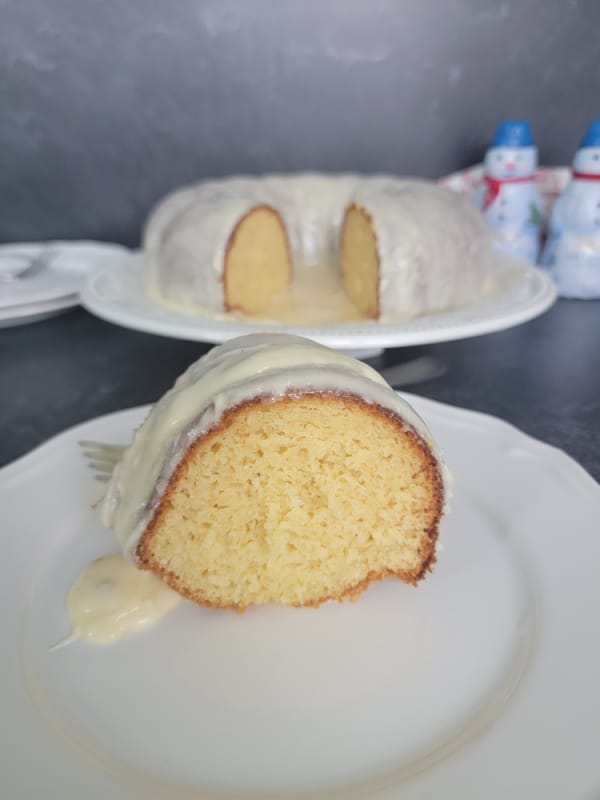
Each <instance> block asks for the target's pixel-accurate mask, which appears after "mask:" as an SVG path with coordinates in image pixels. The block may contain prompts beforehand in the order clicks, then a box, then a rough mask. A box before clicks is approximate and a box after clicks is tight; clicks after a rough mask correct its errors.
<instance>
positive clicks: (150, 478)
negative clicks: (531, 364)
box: [102, 333, 447, 560]
mask: <svg viewBox="0 0 600 800" xmlns="http://www.w3.org/2000/svg"><path fill="white" fill-rule="evenodd" d="M310 392H333V393H343V394H347V395H355V396H358V397H360V398H362V399H363V400H365V401H366V402H367V403H373V404H376V405H379V406H381V407H383V408H385V409H388V410H389V411H391V412H393V413H394V414H395V415H397V416H398V417H399V418H400V419H401V420H402V421H403V422H404V423H405V424H406V426H407V427H410V428H411V429H413V430H414V431H415V432H416V433H417V435H419V436H420V437H421V438H422V439H423V440H424V441H425V442H426V444H427V445H428V446H429V447H430V448H431V450H432V452H433V455H434V457H435V458H436V459H437V460H438V462H439V463H440V466H441V472H442V476H443V479H444V482H445V483H446V486H447V474H446V472H445V468H443V462H442V459H441V457H440V454H439V452H438V450H437V447H436V445H435V443H434V442H433V440H432V438H431V435H430V434H429V431H428V430H427V427H426V426H425V423H424V422H423V420H422V419H421V418H420V417H419V416H418V414H417V413H416V412H415V411H414V410H413V409H412V408H411V406H410V405H409V404H408V403H407V402H406V401H405V400H403V399H402V398H401V397H400V396H399V395H397V394H396V393H395V392H394V391H393V390H392V389H391V388H390V387H389V386H388V384H387V383H386V382H385V380H384V379H383V378H382V377H381V375H379V373H378V372H376V371H375V370H374V369H372V368H371V367H369V366H368V365H366V364H364V363H362V362H360V361H357V360H355V359H353V358H351V357H350V356H348V355H344V354H343V353H340V352H337V351H335V350H330V349H329V348H327V347H324V346H322V345H319V344H316V343H315V342H312V341H310V340H308V339H303V338H300V337H297V336H291V335H287V334H268V333H267V334H251V335H248V336H243V337H240V338H237V339H232V340H230V341H229V342H226V343H225V344H222V345H219V346H218V347H215V348H214V349H212V350H211V351H210V352H209V353H207V354H206V355H205V356H203V357H202V358H200V359H199V360H198V361H196V362H195V363H194V364H192V365H191V366H190V367H189V368H188V369H187V370H186V372H184V373H183V374H182V375H181V376H180V377H179V378H178V379H177V381H176V382H175V385H174V386H173V388H171V389H170V390H169V391H168V392H167V393H166V394H165V395H163V397H162V398H161V399H160V400H159V401H158V402H157V403H156V405H154V406H153V408H152V409H151V411H150V413H149V414H148V416H147V418H146V420H145V421H144V423H143V424H142V425H141V427H140V428H138V430H137V431H136V433H135V434H134V437H133V440H132V442H131V444H130V446H129V447H128V448H127V449H126V450H125V453H124V454H123V457H122V459H121V461H120V462H119V463H118V464H117V466H116V468H115V470H114V472H113V475H112V478H111V481H110V483H109V485H108V488H107V491H106V494H105V497H104V500H103V503H102V521H103V523H104V524H105V525H106V526H107V527H110V528H114V530H115V533H116V536H117V539H118V541H119V543H120V545H121V547H122V548H123V550H124V553H125V555H126V556H127V557H129V558H130V559H132V560H135V550H136V547H137V544H138V542H139V540H140V537H141V535H142V533H143V532H144V529H145V527H146V525H147V524H148V522H149V521H150V520H151V518H152V516H153V514H154V512H155V510H156V508H157V507H158V504H159V503H160V500H161V497H162V495H163V493H164V491H165V489H166V487H167V484H168V481H169V478H170V476H171V475H172V473H173V471H174V469H175V467H176V466H177V464H178V463H179V462H180V460H181V458H182V457H183V455H184V453H185V451H186V450H187V448H188V447H189V446H190V445H191V444H192V443H193V442H194V441H195V440H196V439H197V438H198V437H199V436H201V435H202V434H203V433H205V432H206V431H208V430H209V429H210V428H212V427H213V426H214V425H215V424H216V423H217V422H218V421H219V419H220V418H221V416H222V415H223V414H224V413H225V412H226V411H227V410H228V409H230V408H232V407H235V406H237V405H239V404H241V403H244V402H246V401H248V400H251V399H252V398H255V397H265V398H271V399H277V398H279V397H283V396H285V395H290V394H291V395H293V394H306V393H310Z"/></svg>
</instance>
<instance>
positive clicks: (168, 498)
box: [135, 391, 444, 611]
mask: <svg viewBox="0 0 600 800" xmlns="http://www.w3.org/2000/svg"><path fill="white" fill-rule="evenodd" d="M301 394H302V395H309V394H319V395H321V396H323V395H326V396H330V397H331V398H332V399H335V398H342V399H344V400H345V401H346V402H349V403H352V404H355V405H357V406H359V407H360V408H361V410H362V411H363V412H364V413H366V414H373V415H379V416H383V417H387V418H388V419H389V420H391V421H392V422H393V424H394V425H395V426H396V427H397V430H398V434H399V436H401V437H402V438H403V439H404V445H405V446H406V447H408V448H410V449H412V450H413V451H414V453H415V454H416V455H417V456H418V459H419V461H420V462H421V465H422V468H423V469H424V470H425V471H426V472H427V474H428V476H429V479H430V483H431V486H432V489H433V491H432V497H431V498H430V506H429V507H428V509H427V511H428V513H430V514H431V519H432V524H431V525H430V526H429V528H427V530H425V531H423V534H424V535H423V540H422V543H421V547H420V556H421V560H420V563H419V565H418V566H417V568H415V569H414V570H412V571H399V572H395V571H392V570H389V569H383V570H381V571H378V572H370V573H369V574H368V575H367V576H366V577H365V578H363V579H362V580H361V581H359V582H358V583H356V584H354V585H351V586H347V587H346V588H345V589H343V590H342V591H341V592H339V593H338V594H337V595H328V596H324V597H320V598H318V599H317V600H313V601H311V602H307V603H293V604H292V605H296V606H313V607H317V606H319V605H321V604H322V603H325V602H327V601H328V600H337V601H338V602H342V601H344V600H347V599H351V600H353V601H354V600H356V599H357V598H358V596H359V595H360V594H361V593H362V592H363V591H365V589H367V587H368V586H369V585H370V584H371V583H373V582H375V581H380V580H383V579H384V578H387V577H391V576H395V577H397V578H400V580H402V581H404V582H405V583H408V584H411V585H412V586H416V585H417V583H418V582H419V581H420V580H422V579H423V578H424V577H425V576H426V574H427V573H428V572H430V571H431V569H432V567H433V565H434V564H435V560H436V559H435V545H436V541H437V538H438V534H439V523H440V520H441V517H442V514H443V509H444V484H443V479H442V476H441V473H440V468H439V466H438V463H437V461H436V459H435V458H434V456H433V454H432V453H431V450H430V448H429V447H428V445H427V444H426V443H425V442H424V441H423V439H422V438H421V437H420V436H419V435H418V434H417V433H416V431H415V430H414V429H413V428H412V427H410V426H409V425H408V424H407V423H406V422H405V421H404V420H403V419H402V418H400V417H399V416H398V415H396V414H394V413H393V412H392V411H390V410H388V409H386V408H382V407H381V406H377V405H374V404H371V403H367V402H366V401H365V400H364V399H363V398H361V397H358V396H356V395H352V394H347V393H344V392H326V393H323V392H297V391H296V392H294V393H290V395H289V396H287V397H283V398H277V402H293V400H294V398H297V397H298V396H299V395H301ZM272 402H273V398H272V397H265V396H259V397H255V398H253V399H252V400H248V401H247V402H244V403H240V404H239V405H237V406H233V407H231V408H230V409H228V410H227V411H226V412H225V413H224V414H223V416H222V417H221V418H220V420H219V421H218V422H217V424H216V425H215V426H214V427H212V428H211V429H210V430H208V431H207V432H206V433H205V434H203V435H202V436H201V437H199V438H198V439H197V440H196V441H195V442H194V443H193V444H192V445H190V447H189V448H188V450H187V451H186V453H185V455H184V457H183V458H182V459H181V461H180V463H179V464H178V466H177V468H176V469H175V471H174V472H173V475H172V476H171V478H170V480H169V484H168V486H167V489H166V490H165V492H164V494H163V497H162V500H161V502H160V504H159V505H158V507H157V509H156V511H155V513H154V516H153V517H152V519H151V521H150V522H149V524H148V526H147V527H146V530H145V531H144V533H143V534H142V536H141V538H140V541H139V543H138V546H137V548H136V551H135V556H136V561H137V564H138V566H139V567H140V568H141V569H147V570H150V571H152V572H153V573H154V574H156V575H159V576H160V577H161V578H162V579H163V580H164V581H165V583H167V584H168V585H169V586H171V588H172V589H174V590H175V591H176V592H178V593H179V594H181V595H182V596H183V597H186V598H187V599H188V600H192V601H193V602H195V603H197V604H198V605H201V606H206V607H210V608H223V609H225V608H235V609H237V610H239V611H244V610H245V607H240V606H238V605H237V604H235V603H223V604H219V603H214V602H208V601H207V600H206V599H205V598H203V597H202V596H199V595H197V594H195V593H193V592H191V591H189V589H188V588H187V587H186V586H184V585H182V584H181V583H180V582H179V580H178V577H177V575H175V574H174V573H172V572H170V571H169V570H166V569H164V567H163V566H162V565H161V564H160V563H158V562H157V561H156V560H155V558H154V556H153V553H152V539H153V537H154V535H155V531H156V529H157V527H158V526H159V525H160V523H161V518H162V516H163V515H164V514H165V513H166V512H167V511H168V509H169V508H170V506H171V504H172V494H173V487H174V486H175V485H176V483H177V481H178V478H179V476H180V475H181V474H182V473H183V471H184V470H186V469H187V468H188V464H189V462H190V461H191V460H192V459H193V458H194V454H195V452H196V450H197V448H198V447H200V445H201V444H202V443H205V442H206V441H207V440H208V441H210V440H212V439H217V438H218V436H219V434H220V433H221V432H222V431H223V430H225V429H226V428H227V427H228V426H229V425H230V423H231V421H232V419H233V418H234V416H235V415H236V414H237V413H238V412H239V411H240V410H241V409H243V408H249V407H251V406H254V405H258V404H269V403H272Z"/></svg>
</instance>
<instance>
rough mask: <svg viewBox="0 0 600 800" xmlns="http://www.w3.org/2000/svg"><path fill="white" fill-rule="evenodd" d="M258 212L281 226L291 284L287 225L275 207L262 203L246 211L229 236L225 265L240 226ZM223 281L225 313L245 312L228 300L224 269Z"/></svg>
mask: <svg viewBox="0 0 600 800" xmlns="http://www.w3.org/2000/svg"><path fill="white" fill-rule="evenodd" d="M258 210H260V211H267V212H268V213H269V214H271V215H272V216H273V217H274V218H275V220H276V221H277V224H278V225H279V227H280V229H281V232H282V234H283V238H284V240H285V246H286V250H287V256H288V257H287V264H286V267H287V272H288V277H287V280H288V283H289V282H290V281H291V280H292V248H291V247H290V240H289V237H288V233H287V229H286V227H285V225H284V223H283V220H282V219H281V214H280V213H279V212H278V211H277V209H275V208H273V206H270V205H267V204H266V203H261V204H259V205H256V206H253V207H252V208H250V209H249V210H248V211H246V213H245V214H244V215H243V216H242V217H240V218H239V219H238V221H237V222H236V224H235V227H234V229H233V230H232V231H231V233H230V235H229V238H228V240H227V244H226V245H225V254H224V258H223V264H227V254H228V252H229V250H230V249H231V248H232V247H233V244H234V242H235V239H236V236H237V233H238V231H239V229H240V226H241V225H242V223H243V222H244V220H245V219H247V218H248V217H249V216H250V214H253V213H254V212H255V211H258ZM221 280H222V282H223V296H224V305H225V311H243V309H242V308H240V307H238V306H233V305H231V304H230V303H229V299H228V298H229V291H228V286H227V270H226V269H225V268H224V269H223V274H222V276H221Z"/></svg>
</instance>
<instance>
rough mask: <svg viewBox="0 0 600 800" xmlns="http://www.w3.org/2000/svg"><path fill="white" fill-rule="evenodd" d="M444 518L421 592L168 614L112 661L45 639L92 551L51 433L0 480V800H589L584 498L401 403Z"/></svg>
mask: <svg viewBox="0 0 600 800" xmlns="http://www.w3.org/2000/svg"><path fill="white" fill-rule="evenodd" d="M407 397H408V398H409V400H410V401H411V402H412V403H413V404H414V405H415V407H416V409H417V411H418V412H419V413H421V414H422V416H423V417H424V418H425V420H426V422H427V423H428V425H429V426H430V428H431V430H432V432H433V434H434V436H435V437H436V438H437V439H438V441H439V443H440V444H441V446H442V447H443V449H444V450H445V453H446V457H447V461H448V463H449V464H450V466H451V468H452V470H453V472H454V477H455V496H454V500H453V504H452V505H453V507H452V511H451V513H450V515H449V516H448V517H447V518H446V519H445V521H444V524H443V530H442V535H441V542H442V544H443V551H442V552H441V553H440V558H439V563H438V565H437V566H436V569H435V571H434V573H433V574H432V575H430V576H429V577H428V578H427V580H426V581H425V582H424V583H423V584H421V586H420V587H419V588H418V589H414V588H411V587H408V586H405V585H403V584H401V583H400V582H398V581H395V580H392V579H389V580H387V581H384V582H383V583H379V584H376V585H373V586H372V587H370V588H369V590H368V591H367V592H366V593H365V594H363V595H362V597H361V598H360V599H359V600H358V602H356V603H354V604H353V603H346V604H343V605H338V604H328V605H326V606H323V607H321V608H320V609H318V610H315V609H292V608H284V607H276V606H268V607H263V608H257V609H250V610H249V611H247V612H246V614H244V615H238V614H235V613H234V612H223V611H215V610H207V609H201V608H198V607H196V606H194V605H192V604H189V603H182V604H181V605H180V606H179V607H178V608H176V609H175V610H174V611H173V612H172V613H171V615H170V616H169V617H167V618H165V619H164V620H163V621H162V623H161V624H160V625H159V626H158V627H157V628H155V629H153V630H151V631H149V632H146V633H144V634H140V635H138V636H136V637H134V638H131V639H130V640H127V641H123V642H121V643H120V644H117V645H114V646H112V647H110V646H109V647H98V648H94V647H93V646H90V645H87V644H84V643H75V644H72V645H70V646H67V647H65V648H63V649H61V650H57V651H54V652H51V653H50V652H48V648H49V647H50V646H51V645H52V644H54V643H55V642H57V641H58V640H59V639H61V638H62V637H64V636H65V635H66V634H67V633H68V623H67V619H66V614H65V599H66V595H67V591H68V588H69V586H70V584H71V582H72V581H73V579H74V578H75V577H76V576H77V574H78V573H79V571H80V570H81V568H82V567H83V566H84V565H85V564H86V563H87V562H88V561H89V560H91V559H92V558H94V557H96V556H99V555H101V554H104V553H108V552H111V551H113V550H115V542H114V540H113V538H112V535H111V533H110V532H108V531H106V530H104V529H102V528H101V527H100V524H99V522H98V518H97V512H96V511H95V510H94V507H93V504H94V502H95V501H96V500H97V499H98V495H99V491H101V490H100V489H99V488H98V486H99V485H98V484H96V483H94V481H93V480H92V478H91V476H90V474H89V472H88V471H87V470H86V469H85V467H84V463H83V459H82V456H81V454H80V452H79V449H78V445H77V441H78V440H79V439H82V438H85V439H96V440H100V441H103V442H114V443H125V442H126V441H127V440H128V439H129V437H130V435H131V432H132V430H133V428H134V427H135V426H136V425H138V424H139V423H140V421H141V420H142V418H143V416H144V413H145V410H144V409H133V410H130V411H125V412H121V413H119V414H114V415H110V416H106V417H102V418H99V419H96V420H93V421H91V422H89V423H86V424H84V425H81V426H79V427H78V428H75V429H72V430H70V431H67V432H66V433H64V434H62V435H61V436H58V437H56V438H55V439H53V440H51V441H50V442H48V443H47V444H45V445H43V446H42V447H41V448H39V449H37V450H35V451H34V452H32V453H31V454H29V455H27V456H25V457H24V458H22V459H20V460H19V461H17V462H15V463H14V464H12V465H10V466H8V467H5V468H4V469H3V470H2V471H0V495H1V506H2V512H3V513H2V523H3V524H2V535H3V542H4V548H3V555H2V566H1V569H2V581H0V633H1V637H2V643H3V654H4V657H3V658H2V659H0V696H1V705H2V714H1V715H0V796H2V797H7V798H8V797H10V798H13V797H14V798H16V797H18V798H23V799H24V800H37V798H40V797H44V798H46V800H62V799H63V798H64V797H85V798H87V800H105V798H107V797H110V798H111V799H113V800H134V799H135V800H141V799H142V798H144V799H146V798H154V799H156V798H159V799H160V800H180V798H205V797H210V796H216V795H218V796H219V797H223V796H226V797H230V796H233V797H240V796H242V797H249V796H253V797H255V798H258V797H260V798H266V797H270V796H271V797H273V796H275V797H278V798H279V797H286V796H287V795H288V794H289V793H291V792H295V793H296V794H295V795H294V796H295V797H304V796H317V797H335V798H346V797H348V798H349V797H352V798H356V797H369V798H410V799H414V800H417V798H419V799H422V798H438V797H456V798H458V797H460V798H461V800H469V799H470V798H473V799H474V800H475V799H477V800H480V798H482V797H485V798H486V800H506V798H507V797H515V798H517V797H518V798H521V797H531V798H533V797H535V798H538V797H539V798H542V797H543V798H544V799H545V800H564V799H565V798H590V800H591V798H592V797H597V796H598V795H599V793H600V762H599V761H598V742H599V741H600V692H599V691H598V675H600V640H599V639H598V636H597V635H596V630H597V613H598V608H599V607H600V583H599V582H598V577H597V564H598V563H599V561H600V537H598V535H597V525H598V519H599V518H600V489H599V487H598V485H597V484H596V483H595V482H594V481H593V480H592V479H591V478H590V477H589V476H588V475H587V474H586V473H585V472H584V471H583V470H582V469H581V468H580V467H579V466H578V465H577V464H576V463H575V462H573V461H572V460H571V459H569V458H568V457H567V456H566V455H565V454H564V453H562V452H560V451H558V450H555V449H553V448H551V447H548V446H547V445H544V444H542V443H540V442H537V441H534V440H532V439H530V438H528V437H526V436H525V435H524V434H522V433H520V432H519V431H517V430H516V429H514V428H513V427H511V426H509V425H507V424H506V423H503V422H501V421H499V420H496V419H494V418H491V417H486V416H483V415H480V414H476V413H473V412H468V411H464V410H460V409H454V408H451V407H448V406H443V405H439V404H436V403H433V402H431V401H426V400H423V399H419V398H416V397H411V396H410V395H407Z"/></svg>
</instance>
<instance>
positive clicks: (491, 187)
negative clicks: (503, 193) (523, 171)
mask: <svg viewBox="0 0 600 800" xmlns="http://www.w3.org/2000/svg"><path fill="white" fill-rule="evenodd" d="M534 180H535V175H524V176H523V177H521V178H492V177H490V176H489V175H484V176H483V182H484V183H485V186H486V190H485V195H484V197H483V210H484V211H486V210H487V209H488V208H489V207H490V206H491V205H492V203H493V202H494V200H495V199H496V198H497V197H498V195H499V194H500V189H501V188H502V186H504V184H505V183H531V182H532V181H534Z"/></svg>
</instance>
